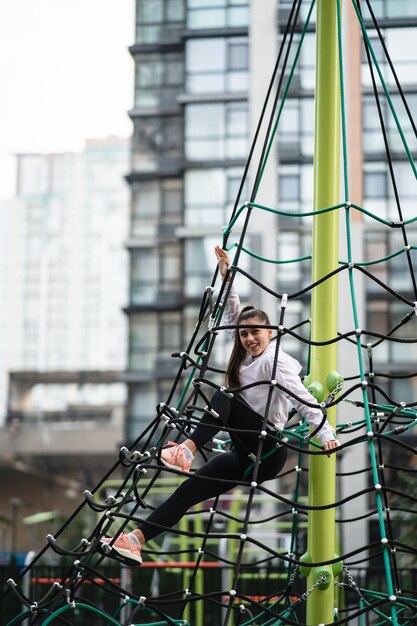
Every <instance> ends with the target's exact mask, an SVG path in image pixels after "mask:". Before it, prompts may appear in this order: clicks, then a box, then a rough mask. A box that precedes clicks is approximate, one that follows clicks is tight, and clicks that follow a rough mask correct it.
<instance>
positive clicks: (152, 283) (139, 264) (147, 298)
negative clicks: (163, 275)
mask: <svg viewBox="0 0 417 626" xmlns="http://www.w3.org/2000/svg"><path fill="white" fill-rule="evenodd" d="M130 260H131V271H130V273H131V280H130V288H131V293H130V301H131V304H133V305H135V304H139V305H140V304H150V303H151V302H155V300H156V296H157V289H158V255H157V250H155V249H154V248H142V249H138V250H133V251H132V253H131V256H130Z"/></svg>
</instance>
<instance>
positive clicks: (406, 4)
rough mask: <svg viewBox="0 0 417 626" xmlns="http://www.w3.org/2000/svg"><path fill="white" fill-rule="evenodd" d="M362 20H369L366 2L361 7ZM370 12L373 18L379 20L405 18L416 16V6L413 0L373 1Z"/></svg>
mask: <svg viewBox="0 0 417 626" xmlns="http://www.w3.org/2000/svg"><path fill="white" fill-rule="evenodd" d="M361 11H362V15H363V18H364V19H365V20H369V19H371V15H370V13H369V11H368V6H367V4H366V2H364V3H363V6H361ZM372 11H373V13H374V15H375V17H376V18H377V19H378V18H379V19H380V18H391V19H392V18H393V17H398V18H401V17H402V18H406V17H413V18H415V16H416V4H415V1H414V0H373V2H372Z"/></svg>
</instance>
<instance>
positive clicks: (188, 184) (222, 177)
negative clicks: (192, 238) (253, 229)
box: [184, 167, 247, 226]
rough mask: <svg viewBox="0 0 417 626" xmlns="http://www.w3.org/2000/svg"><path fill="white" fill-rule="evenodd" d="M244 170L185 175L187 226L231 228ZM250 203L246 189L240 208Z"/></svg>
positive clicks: (227, 169) (203, 171)
mask: <svg viewBox="0 0 417 626" xmlns="http://www.w3.org/2000/svg"><path fill="white" fill-rule="evenodd" d="M241 178H242V170H241V169H240V168H237V167H229V168H222V169H220V168H211V169H204V170H200V169H196V170H188V171H187V172H186V174H185V180H184V184H185V224H186V225H187V226H207V225H216V226H218V225H219V224H227V223H228V222H229V220H230V217H231V214H232V209H233V206H234V203H235V201H236V197H237V194H238V190H239V185H240V182H241ZM245 200H247V189H246V186H245V187H244V190H243V192H242V196H241V198H240V204H243V202H244V201H245Z"/></svg>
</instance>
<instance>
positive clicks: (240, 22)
mask: <svg viewBox="0 0 417 626" xmlns="http://www.w3.org/2000/svg"><path fill="white" fill-rule="evenodd" d="M248 24H249V8H248V0H188V10H187V27H188V28H190V29H201V28H204V29H206V28H236V27H244V26H248Z"/></svg>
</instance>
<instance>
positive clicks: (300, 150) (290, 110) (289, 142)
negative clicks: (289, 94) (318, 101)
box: [278, 98, 314, 162]
mask: <svg viewBox="0 0 417 626" xmlns="http://www.w3.org/2000/svg"><path fill="white" fill-rule="evenodd" d="M313 151H314V99H313V98H302V99H295V98H289V99H288V100H287V102H286V103H285V106H284V108H283V110H282V114H281V119H280V121H279V126H278V155H279V159H280V161H281V162H282V161H285V160H288V159H294V158H300V157H301V156H313Z"/></svg>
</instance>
